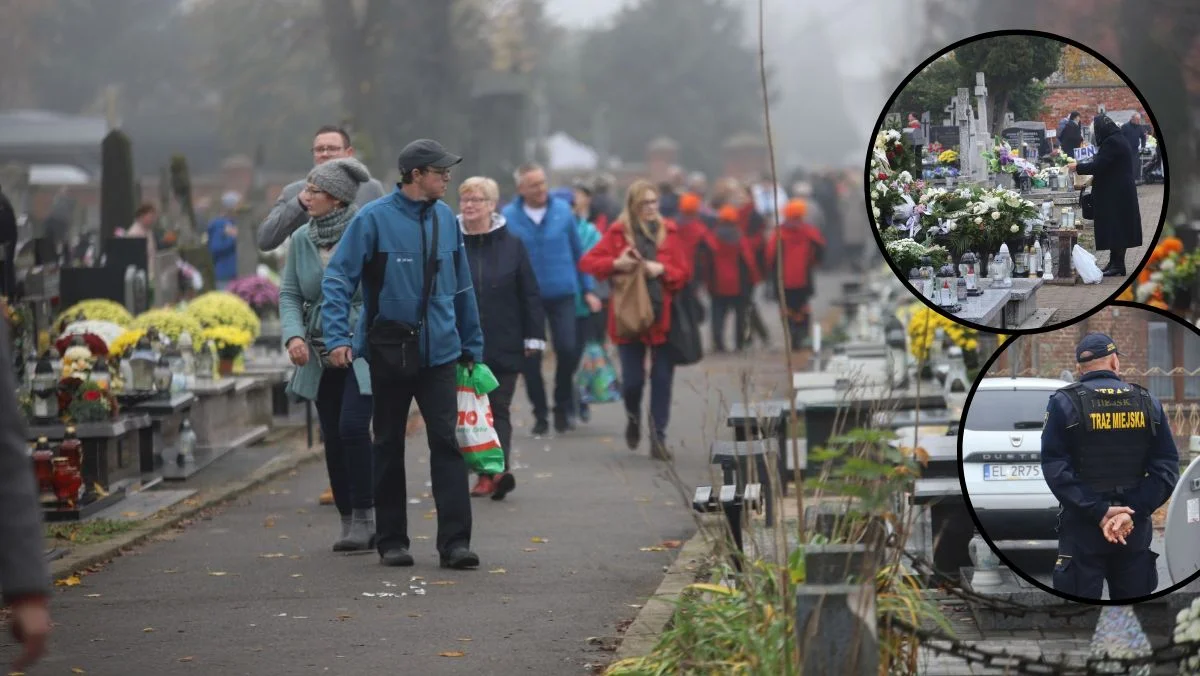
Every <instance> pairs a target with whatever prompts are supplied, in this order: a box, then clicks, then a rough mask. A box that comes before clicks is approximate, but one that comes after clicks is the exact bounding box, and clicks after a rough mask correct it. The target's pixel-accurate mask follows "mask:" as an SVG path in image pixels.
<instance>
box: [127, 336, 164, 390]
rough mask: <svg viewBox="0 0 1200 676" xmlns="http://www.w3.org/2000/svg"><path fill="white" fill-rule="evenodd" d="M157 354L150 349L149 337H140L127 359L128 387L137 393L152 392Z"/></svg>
mask: <svg viewBox="0 0 1200 676" xmlns="http://www.w3.org/2000/svg"><path fill="white" fill-rule="evenodd" d="M157 365H158V353H156V352H155V351H154V350H153V349H151V347H150V338H149V336H142V338H141V339H140V340H138V342H137V346H136V347H135V348H134V350H133V354H132V355H130V357H129V369H130V383H129V384H130V385H131V386H132V388H133V389H134V390H136V391H139V392H153V391H154V367H155V366H157Z"/></svg>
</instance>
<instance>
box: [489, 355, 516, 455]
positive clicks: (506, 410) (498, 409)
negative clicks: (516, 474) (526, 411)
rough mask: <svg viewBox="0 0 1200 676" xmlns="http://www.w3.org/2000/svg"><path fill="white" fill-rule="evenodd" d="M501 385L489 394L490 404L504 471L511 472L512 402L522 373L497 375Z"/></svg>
mask: <svg viewBox="0 0 1200 676" xmlns="http://www.w3.org/2000/svg"><path fill="white" fill-rule="evenodd" d="M494 375H495V376H496V380H498V381H499V382H500V385H498V386H497V387H496V389H494V390H492V391H491V392H488V404H489V405H490V406H491V407H492V424H493V425H495V426H496V436H497V437H498V438H499V439H500V448H503V449H504V471H505V472H511V471H512V464H511V463H510V462H509V460H508V459H509V457H511V454H512V400H513V393H514V392H516V391H517V379H518V378H520V377H521V374H520V373H496V374H494Z"/></svg>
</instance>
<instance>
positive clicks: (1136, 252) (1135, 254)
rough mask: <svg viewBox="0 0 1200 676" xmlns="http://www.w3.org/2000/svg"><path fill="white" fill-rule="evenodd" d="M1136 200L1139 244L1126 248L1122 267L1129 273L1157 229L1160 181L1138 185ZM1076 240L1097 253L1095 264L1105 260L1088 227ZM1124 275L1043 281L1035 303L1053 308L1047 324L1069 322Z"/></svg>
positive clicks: (1113, 288)
mask: <svg viewBox="0 0 1200 676" xmlns="http://www.w3.org/2000/svg"><path fill="white" fill-rule="evenodd" d="M1137 190H1138V204H1139V206H1140V208H1141V214H1142V246H1140V247H1137V248H1136V249H1129V250H1128V251H1127V252H1126V253H1125V261H1126V269H1127V270H1129V272H1130V274H1131V275H1132V274H1133V273H1134V272H1135V270H1136V268H1137V267H1138V266H1139V265H1140V264H1141V262H1142V257H1143V256H1145V255H1146V250H1147V249H1148V248H1151V247H1153V246H1154V245H1155V244H1156V243H1157V242H1156V240H1155V233H1156V232H1157V231H1158V222H1159V218H1160V217H1161V216H1162V209H1163V196H1164V192H1165V190H1164V188H1163V186H1162V185H1140V186H1138V189H1137ZM1080 239H1081V241H1080V244H1081V245H1082V246H1083V247H1084V248H1085V249H1087V250H1088V251H1091V252H1092V253H1095V254H1097V256H1096V265H1098V266H1099V267H1101V268H1103V267H1104V266H1105V265H1107V264H1108V252H1107V251H1105V252H1103V253H1099V252H1097V251H1095V236H1094V235H1093V234H1092V233H1091V231H1090V230H1089V231H1088V232H1087V233H1086V234H1085V235H1084V236H1082V237H1081V238H1080ZM1126 279H1128V277H1105V278H1104V281H1103V282H1101V283H1100V284H1076V285H1074V286H1057V285H1053V284H1046V285H1043V286H1042V288H1040V289H1038V304H1039V305H1041V306H1042V307H1049V308H1056V310H1057V311H1056V312H1055V313H1054V316H1053V317H1051V318H1050V321H1049V323H1050V324H1061V323H1063V322H1069V321H1071V320H1073V319H1074V318H1075V317H1078V316H1079V315H1082V314H1084V313H1086V312H1090V311H1091V310H1092V309H1093V308H1095V307H1096V306H1097V305H1099V304H1100V303H1102V302H1104V300H1105V299H1106V298H1108V297H1109V296H1111V295H1112V294H1114V293H1116V291H1117V289H1118V288H1119V287H1120V286H1121V285H1122V284H1124V283H1125V280H1126Z"/></svg>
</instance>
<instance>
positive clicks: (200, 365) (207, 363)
mask: <svg viewBox="0 0 1200 676" xmlns="http://www.w3.org/2000/svg"><path fill="white" fill-rule="evenodd" d="M215 368H216V363H215V362H214V361H213V353H212V343H211V342H206V343H204V344H202V345H201V346H200V350H199V351H197V352H196V377H197V378H205V379H208V378H212V377H213V369H215Z"/></svg>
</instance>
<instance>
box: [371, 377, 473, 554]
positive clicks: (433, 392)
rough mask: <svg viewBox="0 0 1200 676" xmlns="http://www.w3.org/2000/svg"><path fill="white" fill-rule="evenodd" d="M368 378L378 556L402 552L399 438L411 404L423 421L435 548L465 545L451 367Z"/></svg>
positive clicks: (467, 519) (404, 519)
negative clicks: (398, 376)
mask: <svg viewBox="0 0 1200 676" xmlns="http://www.w3.org/2000/svg"><path fill="white" fill-rule="evenodd" d="M380 375H381V374H377V373H374V372H373V373H372V374H371V381H372V382H371V388H372V390H373V392H374V395H375V524H376V532H377V533H378V541H377V542H378V545H377V546H378V549H379V551H380V553H383V552H386V551H388V550H390V549H395V548H397V547H404V548H406V549H407V548H408V546H409V538H408V483H407V481H408V475H407V473H406V472H405V469H404V441H405V439H404V433H405V430H406V428H407V427H408V411H409V408H411V406H412V402H413V399H416V401H417V408H418V409H420V411H421V416H422V417H423V418H424V419H425V435H426V438H427V439H428V440H429V473H430V474H431V475H432V479H433V502H434V505H435V506H436V507H437V522H438V532H437V548H438V552H440V553H442V554H447V553H449V552H450V550H451V549H453V548H455V547H459V546H464V547H465V546H469V545H470V543H471V497H470V495H469V493H468V488H467V463H466V461H465V460H464V459H463V457H462V453H460V452H459V451H458V439H457V438H456V437H455V433H454V428H455V425H456V424H457V423H458V394H457V385H456V383H455V378H454V376H455V363H454V362H451V363H449V364H443V365H441V366H434V367H431V368H424V369H421V372H420V373H419V374H418V375H417V376H416V377H415V378H412V379H407V380H399V379H395V378H388V377H387V376H386V374H382V375H383V376H384V377H382V378H381V377H380Z"/></svg>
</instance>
